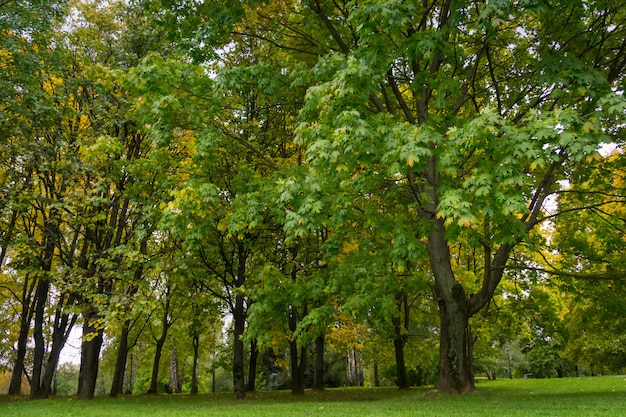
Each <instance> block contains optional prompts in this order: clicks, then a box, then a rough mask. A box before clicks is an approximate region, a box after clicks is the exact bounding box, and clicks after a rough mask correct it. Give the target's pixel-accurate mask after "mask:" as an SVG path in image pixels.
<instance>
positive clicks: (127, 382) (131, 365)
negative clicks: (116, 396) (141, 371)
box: [124, 351, 138, 395]
mask: <svg viewBox="0 0 626 417" xmlns="http://www.w3.org/2000/svg"><path fill="white" fill-rule="evenodd" d="M137 362H138V360H137V359H136V358H135V354H134V353H133V351H129V353H128V361H127V363H126V366H127V368H128V369H127V370H126V372H124V394H126V395H132V393H133V389H134V388H135V375H136V374H137Z"/></svg>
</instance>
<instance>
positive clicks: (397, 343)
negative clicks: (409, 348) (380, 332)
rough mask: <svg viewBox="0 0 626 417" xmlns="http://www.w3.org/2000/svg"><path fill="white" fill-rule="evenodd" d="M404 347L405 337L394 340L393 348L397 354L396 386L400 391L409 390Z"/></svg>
mask: <svg viewBox="0 0 626 417" xmlns="http://www.w3.org/2000/svg"><path fill="white" fill-rule="evenodd" d="M404 345H405V340H404V338H403V337H400V338H398V337H396V338H395V339H393V346H394V349H395V353H396V355H395V356H396V378H397V380H396V384H397V385H398V388H400V389H407V388H409V378H408V376H407V373H406V364H405V362H404Z"/></svg>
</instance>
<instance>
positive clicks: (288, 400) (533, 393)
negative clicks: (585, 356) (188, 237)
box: [0, 376, 626, 417]
mask: <svg viewBox="0 0 626 417" xmlns="http://www.w3.org/2000/svg"><path fill="white" fill-rule="evenodd" d="M498 415H504V416H561V417H563V416H564V417H568V416H581V417H583V416H584V417H592V416H603V417H610V416H624V415H626V376H605V377H586V378H563V379H515V380H506V379H501V380H497V381H486V380H481V381H480V382H479V383H478V392H477V393H475V394H468V395H461V396H451V395H445V394H440V393H437V392H434V391H433V390H432V389H429V388H421V387H420V388H414V389H411V390H407V391H399V390H397V389H390V388H349V389H348V388H346V389H329V390H326V391H324V392H312V391H307V392H306V394H305V395H304V396H292V395H290V394H289V393H288V392H269V393H264V392H263V393H257V394H253V395H248V398H247V399H246V400H244V401H234V400H233V399H232V394H207V395H198V396H190V395H166V394H163V395H154V396H141V395H137V396H127V397H122V398H109V397H98V398H96V399H94V400H91V401H81V400H78V399H76V398H73V397H57V398H52V399H49V400H38V401H28V400H26V399H25V398H22V397H9V396H0V416H2V417H16V416H28V417H47V416H51V417H52V416H53V417H60V416H67V417H70V416H76V417H78V416H81V417H82V416H90V417H104V416H124V417H200V416H202V417H212V416H215V417H229V416H233V417H247V416H250V417H281V416H290V417H291V416H296V417H317V416H319V417H363V416H381V417H396V416H437V417H447V416H463V417H465V416H477V417H479V416H485V417H493V416H498Z"/></svg>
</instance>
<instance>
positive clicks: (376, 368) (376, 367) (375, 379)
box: [374, 361, 380, 387]
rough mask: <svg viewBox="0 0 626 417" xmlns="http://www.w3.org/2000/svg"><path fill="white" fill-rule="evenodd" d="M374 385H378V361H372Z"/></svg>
mask: <svg viewBox="0 0 626 417" xmlns="http://www.w3.org/2000/svg"><path fill="white" fill-rule="evenodd" d="M374 386H375V387H380V375H379V372H378V361H374Z"/></svg>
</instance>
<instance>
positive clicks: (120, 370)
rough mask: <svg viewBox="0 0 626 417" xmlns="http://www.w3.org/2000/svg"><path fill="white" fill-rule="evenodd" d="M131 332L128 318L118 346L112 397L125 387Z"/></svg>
mask: <svg viewBox="0 0 626 417" xmlns="http://www.w3.org/2000/svg"><path fill="white" fill-rule="evenodd" d="M129 333H130V320H126V321H125V322H124V324H123V326H122V333H121V335H120V344H119V347H118V348H117V359H116V361H115V371H114V372H113V382H112V383H111V392H110V395H111V397H117V396H118V395H119V394H121V393H122V392H123V389H124V372H125V371H126V361H127V358H128V334H129Z"/></svg>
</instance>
